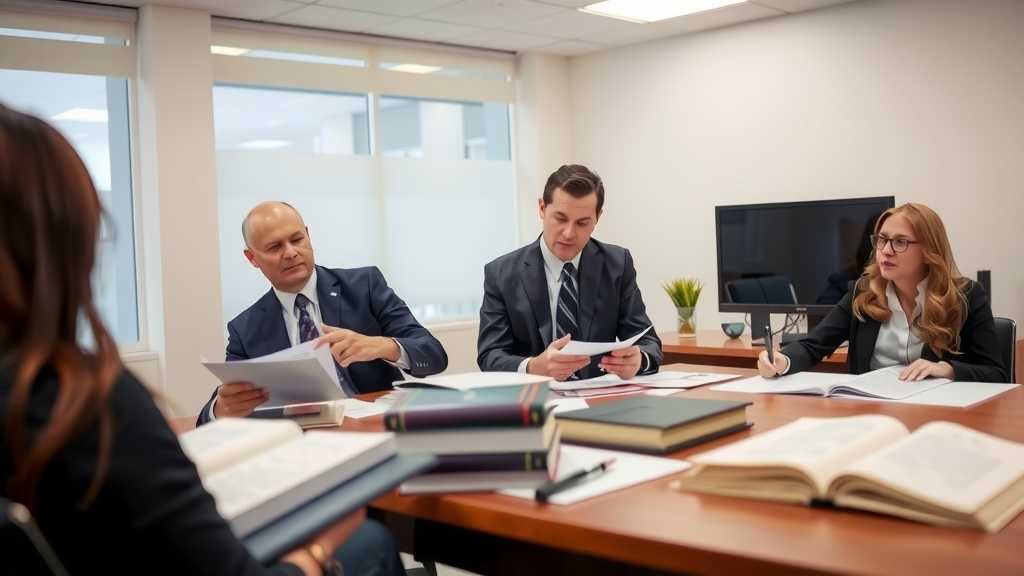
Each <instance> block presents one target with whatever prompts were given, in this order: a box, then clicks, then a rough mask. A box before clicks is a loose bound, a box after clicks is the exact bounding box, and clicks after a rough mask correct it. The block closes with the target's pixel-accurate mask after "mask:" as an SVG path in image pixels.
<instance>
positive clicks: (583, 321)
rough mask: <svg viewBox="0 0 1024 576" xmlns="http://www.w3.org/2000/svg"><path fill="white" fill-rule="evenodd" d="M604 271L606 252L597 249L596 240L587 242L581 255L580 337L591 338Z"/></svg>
mask: <svg viewBox="0 0 1024 576" xmlns="http://www.w3.org/2000/svg"><path fill="white" fill-rule="evenodd" d="M603 273H604V254H602V253H601V251H600V250H598V249H597V246H596V245H595V244H594V242H592V241H591V242H587V245H586V246H584V247H583V255H582V256H581V257H580V271H579V276H580V309H579V314H578V315H577V318H576V320H577V322H579V325H580V337H581V339H582V340H584V341H589V340H590V330H591V328H592V327H593V325H594V307H595V306H596V304H597V297H598V293H597V292H598V290H600V288H601V283H600V278H601V275H602V274H603Z"/></svg>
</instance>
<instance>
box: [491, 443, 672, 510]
mask: <svg viewBox="0 0 1024 576" xmlns="http://www.w3.org/2000/svg"><path fill="white" fill-rule="evenodd" d="M561 450H562V452H561V454H559V459H558V473H557V474H556V477H557V478H565V477H566V476H568V475H570V474H572V473H573V472H576V471H577V470H581V469H583V468H590V467H592V466H595V465H597V464H598V463H600V462H603V461H605V460H610V459H612V458H614V459H615V463H614V464H612V466H611V468H610V469H608V470H607V471H606V472H604V473H603V474H601V475H600V476H596V477H594V478H590V479H587V480H585V481H583V482H582V483H580V484H577V485H576V486H573V487H572V488H568V489H566V490H564V491H562V492H559V493H557V494H555V495H553V496H552V497H551V499H550V500H549V501H548V502H550V503H551V504H559V505H563V506H564V505H567V504H575V503H577V502H582V501H583V500H587V499H589V498H593V497H595V496H600V495H602V494H607V493H609V492H614V491H615V490H621V489H623V488H628V487H629V486H634V485H636V484H640V483H642V482H647V481H649V480H654V479H655V478H661V477H663V476H668V475H669V474H676V473H678V472H682V471H683V470H686V469H687V468H689V467H690V464H689V463H688V462H684V461H682V460H673V459H671V458H659V457H657V456H647V455H644V454H633V453H630V452H619V451H615V450H602V449H599V448H589V447H585V446H574V445H571V444H562V447H561ZM499 493H501V494H506V495H508V496H514V497H516V498H523V499H526V500H533V498H534V491H533V490H529V489H526V490H522V489H520V490H500V491H499Z"/></svg>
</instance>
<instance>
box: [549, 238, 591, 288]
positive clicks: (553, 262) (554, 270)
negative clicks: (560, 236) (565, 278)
mask: <svg viewBox="0 0 1024 576" xmlns="http://www.w3.org/2000/svg"><path fill="white" fill-rule="evenodd" d="M540 254H541V256H543V257H544V267H545V268H547V269H548V272H549V273H550V274H551V275H553V276H554V277H555V278H560V277H561V274H562V267H563V266H565V262H562V259H561V258H559V257H558V256H555V253H554V252H552V251H551V249H550V248H548V243H547V242H545V241H544V236H541V237H540ZM582 255H583V250H580V251H579V253H578V254H576V256H574V257H573V259H572V260H570V262H572V265H573V266H575V267H576V273H577V274H579V270H580V256H582ZM577 282H578V281H577Z"/></svg>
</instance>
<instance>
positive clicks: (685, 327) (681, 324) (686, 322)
mask: <svg viewBox="0 0 1024 576" xmlns="http://www.w3.org/2000/svg"><path fill="white" fill-rule="evenodd" d="M661 287H662V288H664V289H665V293H666V294H668V297H669V298H671V299H672V303H673V304H675V307H676V319H677V320H678V328H679V335H680V336H683V337H689V336H696V335H697V314H696V312H697V300H698V299H699V298H700V291H701V289H703V288H704V285H703V284H701V282H700V280H697V279H696V278H676V279H675V280H670V281H668V282H665V283H664V284H662V285H661Z"/></svg>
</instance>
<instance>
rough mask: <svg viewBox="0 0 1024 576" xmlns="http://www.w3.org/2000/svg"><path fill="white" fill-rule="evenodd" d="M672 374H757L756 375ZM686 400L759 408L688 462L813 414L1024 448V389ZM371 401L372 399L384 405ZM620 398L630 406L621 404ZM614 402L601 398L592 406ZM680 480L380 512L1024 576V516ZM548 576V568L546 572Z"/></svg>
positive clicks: (741, 566)
mask: <svg viewBox="0 0 1024 576" xmlns="http://www.w3.org/2000/svg"><path fill="white" fill-rule="evenodd" d="M666 368H671V369H676V370H691V371H718V372H732V373H743V374H751V373H753V371H751V370H743V369H740V368H723V367H716V366H692V365H676V366H667V367H666ZM679 395H680V396H682V397H692V398H720V399H737V400H749V401H752V402H753V405H752V406H750V407H749V408H748V418H749V419H750V420H751V421H752V422H753V423H754V426H753V428H751V429H750V430H748V431H745V432H740V433H737V434H733V435H731V436H728V437H725V438H722V439H719V440H717V441H714V442H710V443H707V444H703V445H701V446H698V447H695V448H691V449H689V450H684V451H680V452H677V453H675V454H672V455H671V457H673V458H683V459H685V458H686V457H687V456H689V455H691V454H694V453H696V452H700V451H704V450H708V449H711V448H715V447H718V446H722V445H724V444H726V443H729V442H734V441H736V440H740V439H742V438H746V437H749V436H750V435H753V434H760V433H762V432H765V431H767V430H771V429H773V428H776V427H778V426H781V425H783V424H786V423H788V422H791V421H793V420H794V419H796V418H799V417H801V416H819V417H838V416H851V415H856V414H886V415H890V416H893V417H895V418H897V419H899V420H901V421H902V422H903V423H904V424H906V425H907V426H908V427H909V428H910V429H911V430H913V429H916V428H917V427H919V426H921V425H922V424H925V423H926V422H929V421H933V420H948V421H952V422H958V423H960V424H963V425H966V426H970V427H972V428H975V429H978V430H981V431H984V432H988V433H991V434H995V435H997V436H1000V437H1003V438H1007V439H1010V440H1014V441H1017V442H1024V390H1022V389H1020V388H1018V389H1015V390H1012V391H1010V392H1008V393H1006V394H1003V395H1001V396H999V397H996V398H994V399H992V400H989V401H987V402H985V403H982V404H979V405H977V406H974V407H972V408H969V409H962V408H944V407H931V406H913V405H906V404H896V403H884V402H874V401H861V400H848V399H838V398H830V399H826V398H818V397H805V396H783V395H747V394H738V393H724V392H715V391H712V390H709V389H707V387H705V388H698V389H693V390H689V391H682V392H680V393H679ZM372 397H373V396H368V397H367V398H368V399H369V398H372ZM617 398H622V397H621V396H620V397H617ZM604 401H614V400H613V399H603V400H602V399H595V400H591V403H592V404H593V403H596V402H604ZM343 427H344V428H345V429H349V430H379V429H381V428H382V421H381V418H380V417H371V418H366V419H362V420H354V419H346V421H345V424H344V426H343ZM672 479H673V477H672V476H670V477H665V478H662V479H658V480H653V481H650V482H647V483H644V484H641V485H637V486H634V487H631V488H627V489H624V490H620V491H617V492H613V493H610V494H606V495H603V496H599V497H597V498H593V499H591V500H587V501H585V502H580V503H577V504H574V505H571V506H556V505H542V504H538V503H535V502H531V501H525V500H521V499H517V498H512V497H509V496H503V495H498V494H464V495H445V496H416V497H408V496H400V495H398V494H397V493H392V494H389V495H387V496H384V497H382V498H379V499H378V500H376V501H374V502H373V504H372V507H374V508H378V509H381V510H384V511H386V512H387V513H390V514H398V515H402V516H408V517H411V518H415V519H418V520H427V521H432V522H437V523H442V524H447V525H452V526H458V527H461V528H465V529H468V530H472V531H475V532H480V533H483V534H487V535H491V536H496V537H499V538H502V539H511V540H517V541H521V542H527V543H533V544H537V545H541V546H545V547H548V548H556V549H558V550H561V551H564V552H566V553H574V554H583V555H588V556H592V557H597V558H601V559H606V560H611V561H615V562H621V563H626V564H630V565H634V566H641V567H646V568H650V569H655V570H662V571H669V572H690V573H716V574H720V573H729V574H733V573H735V574H739V573H752V572H755V571H756V572H758V573H762V574H798V573H832V574H839V573H843V574H847V573H858V574H929V575H931V576H936V575H940V574H1016V575H1020V574H1024V554H1022V553H1021V546H1022V545H1024V519H1022V518H1017V519H1016V520H1014V521H1013V522H1011V523H1010V525H1008V526H1007V527H1006V528H1004V529H1003V530H1002V531H1001V532H999V533H997V534H986V533H983V532H978V531H972V530H966V529H955V528H942V527H936V526H930V525H926V524H918V523H915V522H910V521H906V520H901V519H897V518H892V517H888V516H882V515H876V514H870V513H864V512H857V511H848V510H841V509H828V508H810V507H804V506H797V505H789V504H781V503H772V502H760V501H756V500H748V499H741V498H728V497H722V496H711V495H698V494H692V493H687V492H678V491H675V490H673V489H672V488H671V487H670V483H671V481H672ZM538 569H540V568H538Z"/></svg>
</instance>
